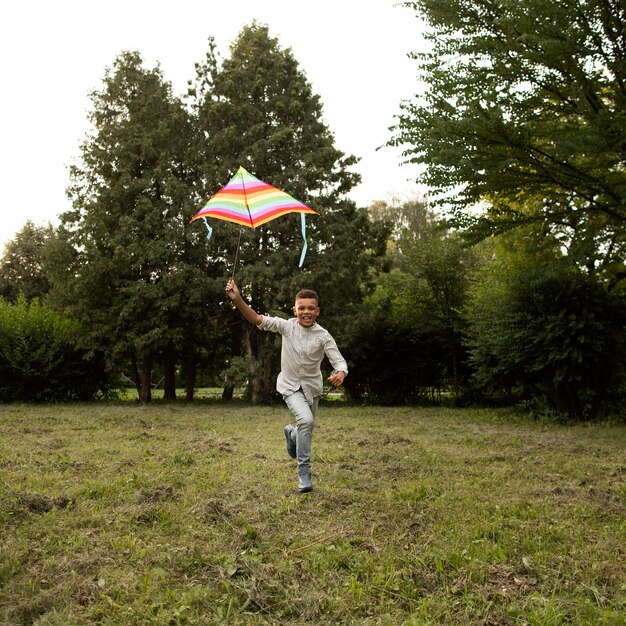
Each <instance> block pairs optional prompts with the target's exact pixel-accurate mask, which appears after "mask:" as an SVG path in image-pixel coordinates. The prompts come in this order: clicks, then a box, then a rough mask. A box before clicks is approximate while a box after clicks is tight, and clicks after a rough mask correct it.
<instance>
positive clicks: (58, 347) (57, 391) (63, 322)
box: [0, 296, 112, 402]
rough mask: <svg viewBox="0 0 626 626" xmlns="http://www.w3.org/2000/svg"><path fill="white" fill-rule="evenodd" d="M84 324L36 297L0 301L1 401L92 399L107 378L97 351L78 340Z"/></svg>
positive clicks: (105, 385) (107, 384)
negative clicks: (87, 347) (32, 298)
mask: <svg viewBox="0 0 626 626" xmlns="http://www.w3.org/2000/svg"><path fill="white" fill-rule="evenodd" d="M82 331H83V329H82V327H81V326H80V325H79V324H78V323H77V322H76V321H74V320H72V319H69V318H66V317H62V316H61V315H59V314H58V313H56V312H54V311H53V310H51V309H50V308H49V307H46V306H45V305H42V304H40V303H39V301H38V300H33V301H31V302H30V303H29V302H27V301H26V298H25V297H24V296H21V297H20V298H19V299H18V302H17V303H16V304H10V303H7V302H5V301H3V300H0V401H2V402H14V401H19V402H28V401H36V402H50V401H59V400H77V399H78V400H90V399H92V398H94V397H95V396H96V395H97V394H99V393H100V394H106V393H107V392H108V391H109V389H110V384H111V382H112V381H111V380H110V378H109V376H108V375H107V373H106V371H105V368H104V359H103V358H102V356H101V355H97V354H93V353H89V352H88V351H87V350H86V349H85V348H84V347H83V346H82V345H81V336H82Z"/></svg>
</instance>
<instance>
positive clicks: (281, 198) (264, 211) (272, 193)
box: [191, 167, 319, 267]
mask: <svg viewBox="0 0 626 626" xmlns="http://www.w3.org/2000/svg"><path fill="white" fill-rule="evenodd" d="M287 213H300V220H301V228H302V237H303V239H304V247H303V249H302V254H301V255H300V265H299V267H302V264H303V263H304V257H305V255H306V250H307V243H306V222H305V217H304V216H305V214H306V213H310V214H313V215H319V213H318V212H317V211H314V210H313V209H311V208H310V207H308V206H306V205H305V204H302V203H301V202H298V201H297V200H296V199H295V198H292V197H291V196H290V195H289V194H288V193H285V192H284V191H281V190H280V189H277V188H276V187H273V186H272V185H268V184H267V183H265V182H263V181H262V180H259V179H258V178H256V177H254V176H252V174H250V172H248V171H246V170H245V169H244V168H243V167H240V168H239V169H238V170H237V173H236V174H235V175H234V176H233V177H232V178H231V180H230V181H229V182H228V184H227V185H226V186H224V187H222V188H221V189H220V190H219V191H218V192H217V193H216V194H215V195H213V196H211V198H210V199H209V201H208V202H207V203H206V204H205V205H204V206H203V207H202V208H201V209H200V210H199V211H198V212H197V213H196V214H195V215H194V216H193V217H192V218H191V221H192V222H193V221H194V220H197V219H200V218H202V219H203V220H204V223H205V224H206V227H207V229H208V231H209V234H208V239H210V238H211V235H212V234H213V229H212V228H211V226H210V225H209V222H208V220H207V218H208V217H215V218H217V219H220V220H226V221H227V222H234V223H235V224H240V225H241V226H248V227H250V228H256V227H257V226H261V225H262V224H265V223H267V222H269V221H270V220H273V219H275V218H277V217H280V216H281V215H285V214H287Z"/></svg>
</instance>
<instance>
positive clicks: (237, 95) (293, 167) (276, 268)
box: [191, 24, 384, 401]
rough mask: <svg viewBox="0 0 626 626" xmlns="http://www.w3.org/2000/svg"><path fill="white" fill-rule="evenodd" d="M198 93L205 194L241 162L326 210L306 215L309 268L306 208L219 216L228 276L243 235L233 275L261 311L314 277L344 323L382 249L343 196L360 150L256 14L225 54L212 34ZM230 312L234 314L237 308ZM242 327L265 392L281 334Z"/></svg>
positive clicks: (217, 254)
mask: <svg viewBox="0 0 626 626" xmlns="http://www.w3.org/2000/svg"><path fill="white" fill-rule="evenodd" d="M191 96H192V100H193V103H194V105H193V106H194V112H195V114H196V116H197V120H198V124H199V127H200V129H201V130H202V131H203V133H204V163H205V169H204V173H205V178H206V181H207V196H208V195H210V194H211V193H214V192H215V191H217V189H219V187H220V186H222V185H223V184H224V183H225V182H227V179H228V178H229V177H230V176H232V174H233V173H234V172H235V171H236V170H237V168H238V167H239V166H240V165H243V166H244V167H245V168H246V169H247V170H248V171H250V172H251V173H252V174H254V175H255V176H257V177H258V178H260V179H262V180H265V181H267V182H268V183H270V184H272V185H274V186H276V187H278V188H280V189H283V190H285V191H286V192H287V193H289V194H290V195H292V196H294V197H295V198H297V199H298V200H300V201H302V202H304V203H306V204H308V205H310V206H311V207H312V208H314V209H316V210H317V211H319V212H320V215H319V216H313V217H309V218H307V229H308V240H309V251H308V255H307V257H306V262H305V267H304V269H303V270H302V271H298V269H297V268H298V258H299V255H300V249H301V247H302V238H301V229H300V216H298V215H295V214H294V215H287V216H284V217H282V218H280V219H277V220H273V221H271V222H269V223H267V224H266V225H264V226H262V227H260V228H257V229H256V230H254V231H253V230H250V229H242V230H240V229H239V228H238V227H235V226H233V225H231V224H228V223H223V222H220V224H219V227H218V228H216V231H218V232H216V233H215V234H214V236H213V240H212V243H211V246H212V251H213V252H212V254H213V255H214V258H215V259H218V260H219V261H221V262H222V264H223V268H224V273H223V276H224V282H225V280H226V277H227V276H228V275H229V274H230V273H232V271H233V261H234V259H235V256H236V254H235V250H236V248H237V246H238V241H239V238H241V239H240V246H239V256H238V259H239V266H238V267H237V271H236V278H237V280H238V283H239V284H240V285H241V287H242V289H243V292H244V295H246V296H247V297H248V298H249V299H250V300H251V304H252V305H253V306H254V307H255V308H256V309H257V310H258V311H259V312H263V313H280V312H282V313H283V314H288V312H289V311H290V310H291V307H292V306H293V297H294V294H295V293H296V292H297V291H298V289H300V288H301V287H304V286H307V287H311V288H313V289H316V290H317V291H318V292H319V294H320V298H321V305H322V313H323V316H324V317H323V319H324V320H327V319H332V320H333V323H335V322H336V327H335V326H333V331H334V332H337V328H338V327H340V326H343V320H346V319H347V316H348V315H349V313H350V311H352V310H353V307H355V306H357V305H358V303H359V302H360V301H362V298H363V295H364V293H365V291H366V289H367V280H368V275H369V266H370V264H371V262H372V259H373V258H376V257H377V256H379V255H380V254H382V252H383V251H384V233H383V232H382V230H381V229H377V228H375V227H374V226H373V225H372V224H371V222H370V221H369V218H368V215H367V213H366V212H365V211H360V210H358V209H357V208H356V206H355V205H354V203H353V202H351V201H349V200H348V199H347V198H346V193H347V192H348V191H350V189H352V187H353V186H354V185H355V184H356V183H357V182H358V180H359V177H358V175H356V174H354V173H351V172H350V171H349V167H350V166H351V165H353V164H355V163H356V159H355V158H354V157H352V156H346V155H344V154H343V153H342V152H341V151H339V150H338V149H337V148H336V147H335V145H334V137H333V135H332V133H331V132H330V130H329V129H328V127H327V126H326V125H325V123H324V121H323V119H322V105H321V102H320V98H319V96H317V95H315V94H314V93H313V91H312V88H311V85H310V84H309V83H308V81H307V80H306V77H305V76H304V74H303V72H302V71H301V69H300V68H299V66H298V63H297V61H296V60H295V58H294V56H293V54H292V53H291V51H290V50H284V49H281V48H280V46H279V45H278V42H277V40H276V39H274V38H272V37H270V35H269V32H268V28H267V27H266V26H261V25H258V24H252V25H250V26H247V27H245V28H244V29H243V30H242V31H241V33H240V35H239V36H238V38H237V39H236V41H235V42H234V43H233V45H232V46H231V49H230V56H229V57H228V58H226V59H224V60H223V61H222V62H221V63H220V62H219V61H218V58H217V55H216V53H215V48H214V45H213V44H212V43H211V45H210V48H209V52H208V54H207V57H206V59H205V61H204V63H201V64H198V66H197V78H196V81H195V85H194V86H193V89H192V92H191ZM233 315H234V317H233V318H232V319H233V321H234V320H237V319H238V317H239V315H238V313H233ZM239 334H240V335H241V336H243V338H244V348H243V354H244V355H245V356H247V359H248V365H249V380H250V392H251V397H252V399H253V400H254V401H258V400H261V399H267V398H268V396H269V395H270V393H271V390H272V387H273V380H274V378H275V373H276V372H275V370H276V369H277V366H278V363H277V352H276V343H275V338H274V337H273V336H271V335H268V334H267V333H259V332H257V331H256V329H252V328H248V327H247V326H244V331H243V333H242V332H241V331H240V332H239ZM235 356H238V355H237V354H235Z"/></svg>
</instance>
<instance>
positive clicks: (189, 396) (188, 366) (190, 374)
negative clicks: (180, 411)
mask: <svg viewBox="0 0 626 626" xmlns="http://www.w3.org/2000/svg"><path fill="white" fill-rule="evenodd" d="M186 351H187V354H186V355H185V359H186V361H185V400H187V402H193V393H194V387H195V384H196V358H195V348H194V345H193V335H192V334H191V333H189V335H188V337H187V349H186Z"/></svg>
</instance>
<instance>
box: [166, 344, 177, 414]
mask: <svg viewBox="0 0 626 626" xmlns="http://www.w3.org/2000/svg"><path fill="white" fill-rule="evenodd" d="M164 356H165V358H164V362H163V373H164V375H165V380H164V382H163V399H164V400H165V401H166V402H175V401H176V350H175V348H174V344H172V343H169V344H168V345H167V348H166V349H165V355H164Z"/></svg>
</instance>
